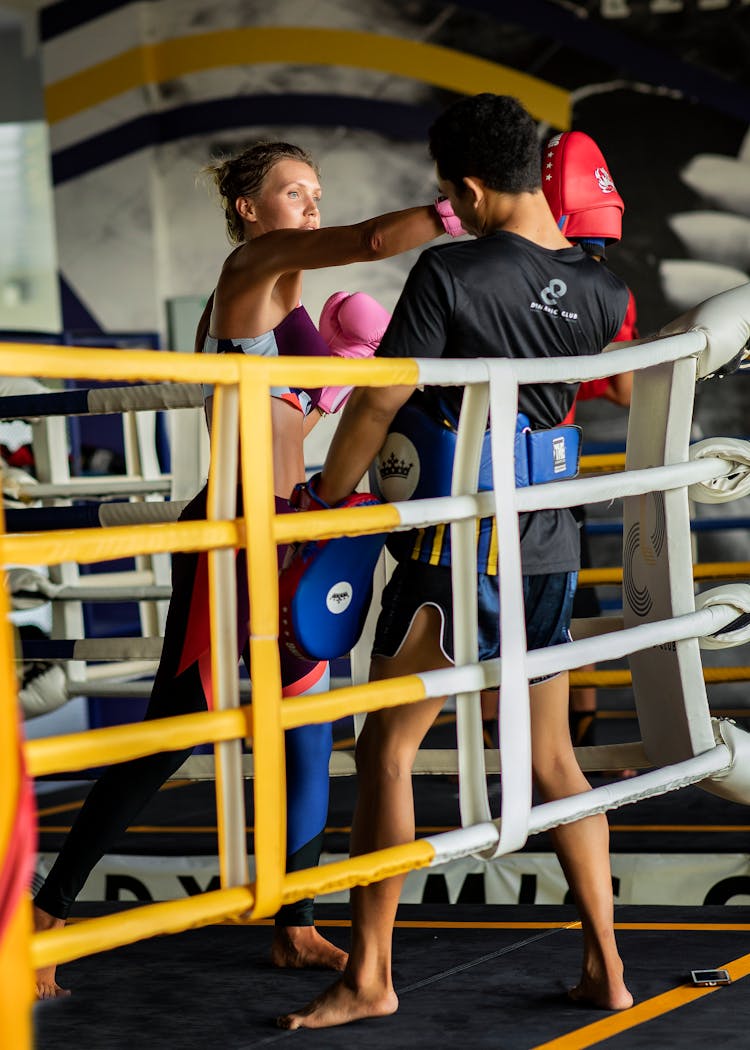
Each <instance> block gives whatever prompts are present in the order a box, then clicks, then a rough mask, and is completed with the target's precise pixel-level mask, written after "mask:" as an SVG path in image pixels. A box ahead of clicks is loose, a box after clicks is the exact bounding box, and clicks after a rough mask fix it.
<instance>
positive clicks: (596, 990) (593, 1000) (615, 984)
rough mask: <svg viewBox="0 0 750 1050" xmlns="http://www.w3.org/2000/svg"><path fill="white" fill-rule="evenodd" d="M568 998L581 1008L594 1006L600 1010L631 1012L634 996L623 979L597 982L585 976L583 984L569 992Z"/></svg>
mask: <svg viewBox="0 0 750 1050" xmlns="http://www.w3.org/2000/svg"><path fill="white" fill-rule="evenodd" d="M568 998H569V999H572V1001H573V1002H574V1003H579V1004H580V1005H581V1006H594V1007H596V1008H597V1009H599V1010H629V1009H630V1007H631V1006H632V1005H633V996H632V995H631V994H630V992H629V991H628V989H627V987H626V985H625V982H624V981H623V980H622V979H619V980H611V981H610V980H607V979H606V978H602V979H601V980H596V979H594V978H593V977H587V976H586V975H585V974H584V976H583V977H582V978H581V983H580V984H577V985H576V986H575V988H571V989H570V990H569V991H568Z"/></svg>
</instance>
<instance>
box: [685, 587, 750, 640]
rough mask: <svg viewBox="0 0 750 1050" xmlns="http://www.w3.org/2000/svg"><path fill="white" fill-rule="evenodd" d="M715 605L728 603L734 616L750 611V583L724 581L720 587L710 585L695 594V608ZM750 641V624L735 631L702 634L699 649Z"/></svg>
mask: <svg viewBox="0 0 750 1050" xmlns="http://www.w3.org/2000/svg"><path fill="white" fill-rule="evenodd" d="M716 605H728V606H729V607H730V608H734V610H735V614H736V617H739V616H744V615H746V614H747V613H750V585H748V584H747V583H726V584H724V585H723V586H721V587H712V588H711V590H710V591H703V592H702V593H701V594H699V595H697V596H696V599H695V607H696V609H707V608H710V607H712V606H716ZM746 642H750V624H746V625H745V626H744V627H741V628H740V629H739V630H736V631H726V632H723V631H718V632H717V633H716V634H714V635H704V636H703V637H702V638H701V639H700V647H701V649H729V648H731V647H732V646H734V645H744V644H745V643H746Z"/></svg>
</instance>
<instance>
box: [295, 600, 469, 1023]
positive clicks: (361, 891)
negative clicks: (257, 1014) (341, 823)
mask: <svg viewBox="0 0 750 1050" xmlns="http://www.w3.org/2000/svg"><path fill="white" fill-rule="evenodd" d="M439 638H440V620H439V614H438V613H437V611H436V610H435V609H432V608H425V609H422V610H420V612H419V613H418V614H417V616H416V618H415V621H414V624H413V625H412V629H411V631H410V633H409V635H408V637H407V639H406V641H405V642H404V644H403V645H402V647H401V649H400V650H399V652H398V654H397V655H396V656H395V657H393V658H383V657H376V658H375V659H374V660H373V663H372V668H371V674H370V678H371V680H373V681H375V680H383V679H386V678H395V677H398V676H399V675H406V674H412V673H413V672H414V671H416V670H427V669H433V668H435V669H436V668H438V667H447V666H449V664H448V661H447V660H446V659H445V657H444V656H443V654H442V651H441V649H440V645H439ZM442 706H443V699H442V698H441V699H436V700H425V701H422V702H421V703H416V704H409V705H406V706H404V707H398V708H390V709H387V710H384V711H375V712H371V713H370V714H368V716H367V720H366V722H365V726H364V729H363V730H362V733H361V734H360V737H359V740H358V741H357V785H358V797H357V804H356V808H355V811H354V819H353V821H352V837H351V854H352V856H356V855H359V854H361V853H369V852H371V851H372V850H377V849H385V848H386V847H388V846H396V845H399V844H401V843H403V842H412V841H413V840H414V796H413V792H412V783H411V771H412V767H413V765H414V758H415V756H416V752H417V749H418V748H419V745H420V744H421V742H422V740H423V739H424V736H425V734H426V732H427V730H428V729H429V727H430V726H431V725H432V723H433V722H434V720H435V718H436V716H437V715H438V713H439V712H440V709H441V708H442ZM404 879H405V876H403V875H400V876H396V877H394V878H390V879H385V880H384V881H382V882H377V883H373V884H372V885H370V886H359V887H355V888H354V889H352V893H351V905H352V943H351V949H350V952H349V961H348V963H347V966H346V969H345V970H344V973H343V974H342V976H341V978H340V980H338V981H337V982H336V983H335V984H333V985H331V987H330V988H328V989H326V991H325V992H323V994H322V995H320V996H319V997H318V998H317V999H314V1000H313V1002H311V1003H310V1004H309V1005H308V1006H306V1007H303V1008H302V1009H301V1010H297V1011H295V1012H294V1013H292V1014H287V1015H285V1016H283V1017H280V1018H279V1019H278V1024H279V1026H280V1027H281V1028H330V1027H332V1026H334V1025H340V1024H346V1023H348V1022H349V1021H357V1020H360V1019H362V1018H365V1017H383V1016H386V1015H387V1014H392V1013H395V1011H396V1010H397V1009H398V997H397V995H396V992H395V990H394V988H393V980H392V976H391V940H392V934H393V924H394V922H395V918H396V909H397V908H398V902H399V897H400V895H401V888H402V886H403V883H404Z"/></svg>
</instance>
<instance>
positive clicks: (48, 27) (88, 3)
mask: <svg viewBox="0 0 750 1050" xmlns="http://www.w3.org/2000/svg"><path fill="white" fill-rule="evenodd" d="M132 2H133V0H58V2H57V3H56V4H48V5H47V7H43V8H42V10H41V11H40V12H39V39H40V40H41V41H42V43H44V42H45V41H47V40H54V38H55V37H56V36H62V34H63V33H67V32H68V31H69V30H70V29H76V28H77V27H78V26H81V25H85V24H86V23H87V22H93V21H94V19H96V18H101V17H102V15H108V14H109V13H110V12H111V11H116V10H117V9H118V8H119V7H127V6H128V4H131V3H132Z"/></svg>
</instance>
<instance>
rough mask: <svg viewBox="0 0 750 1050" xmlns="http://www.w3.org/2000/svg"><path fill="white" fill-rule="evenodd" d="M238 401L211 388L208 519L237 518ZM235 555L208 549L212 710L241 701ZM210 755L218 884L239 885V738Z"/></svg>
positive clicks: (242, 817)
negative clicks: (213, 762) (213, 764)
mask: <svg viewBox="0 0 750 1050" xmlns="http://www.w3.org/2000/svg"><path fill="white" fill-rule="evenodd" d="M239 402H240V398H239V388H238V387H237V386H235V385H232V386H223V385H222V386H218V387H217V388H216V390H215V392H214V404H213V413H212V420H211V425H212V434H211V464H210V468H209V474H208V495H207V501H206V517H207V519H208V520H209V521H216V520H219V521H221V520H227V519H232V518H235V517H236V516H237V469H238V462H239V460H238V442H237V435H238V433H239V417H240V403H239ZM236 558H237V555H236V552H235V551H234V550H233V549H232V548H228V549H223V550H211V551H209V553H208V589H209V596H210V607H211V612H212V615H211V678H212V685H213V704H214V709H215V710H216V711H227V710H231V709H232V708H236V707H239V704H240V689H239V671H238V652H237V573H236ZM214 755H215V759H216V812H217V814H219V821H218V835H219V861H220V869H221V870H220V876H221V885H222V887H223V888H226V887H228V886H244V885H246V884H247V883H248V882H249V881H250V875H249V869H248V861H247V847H246V835H245V827H246V813H245V786H244V782H243V778H242V741H241V740H224V741H222V742H220V743H215V744H214Z"/></svg>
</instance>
